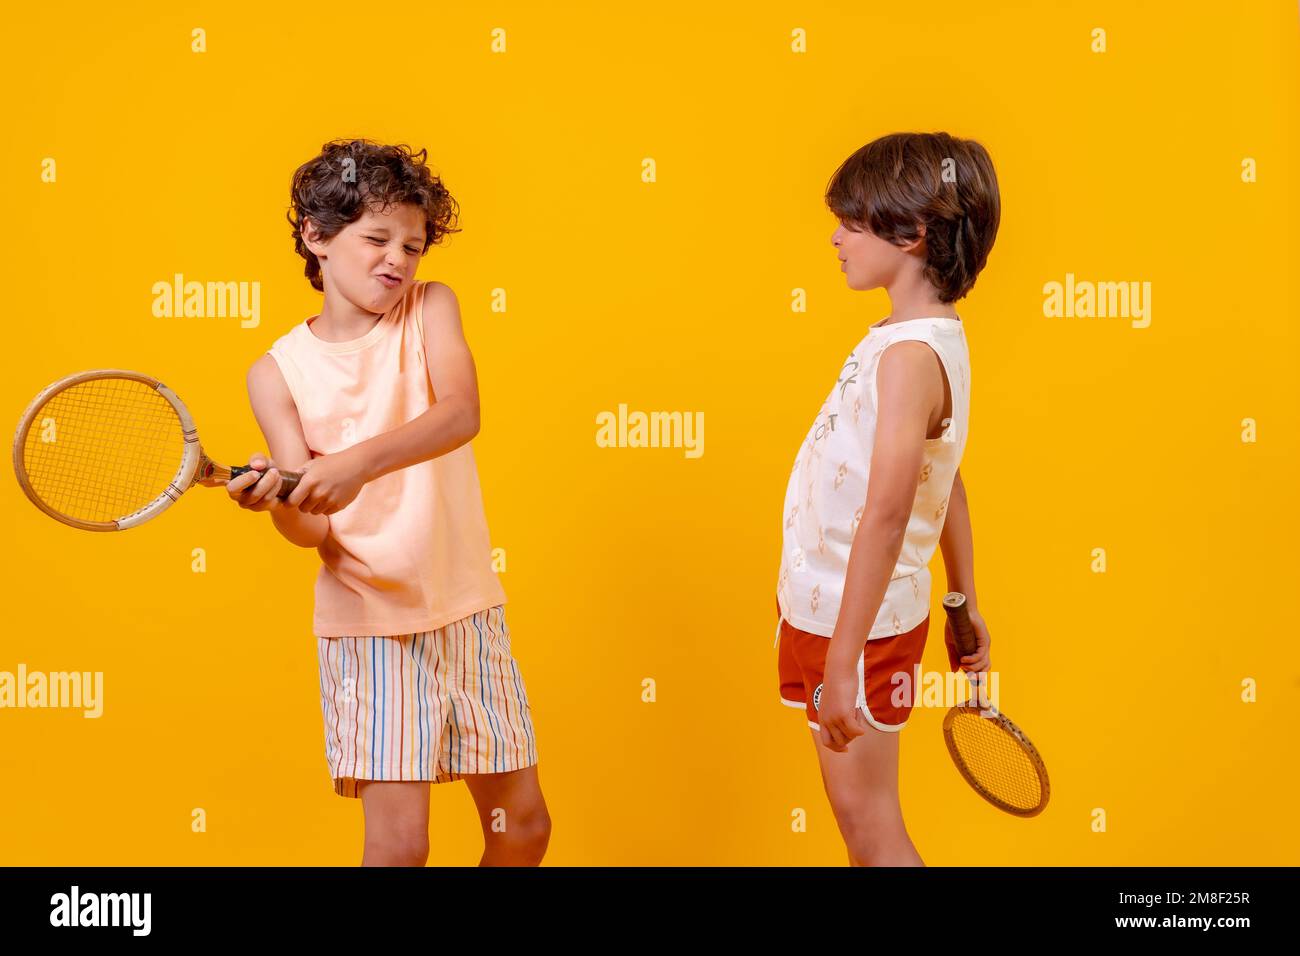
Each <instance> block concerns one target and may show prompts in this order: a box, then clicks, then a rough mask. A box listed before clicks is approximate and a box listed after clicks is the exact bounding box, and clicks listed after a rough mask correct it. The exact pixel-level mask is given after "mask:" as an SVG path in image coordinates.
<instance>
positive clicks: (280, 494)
mask: <svg viewBox="0 0 1300 956" xmlns="http://www.w3.org/2000/svg"><path fill="white" fill-rule="evenodd" d="M250 471H257V469H256V468H249V467H248V466H247V465H231V466H230V480H231V481H234V480H235V479H236V478H238V477H239V476H240V475H243V474H246V473H248V472H250ZM302 476H303V473H302V472H301V471H282V472H280V490H279V491H277V492H276V493H275V496H276V497H277V498H288V497H289V495H291V494H293V489H295V488H297V487H298V479H299V478H301V477H302Z"/></svg>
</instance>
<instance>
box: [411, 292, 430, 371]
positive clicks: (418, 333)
mask: <svg viewBox="0 0 1300 956" xmlns="http://www.w3.org/2000/svg"><path fill="white" fill-rule="evenodd" d="M428 291H429V283H427V282H421V283H420V288H419V289H418V291H417V292H416V294H415V295H413V296H411V319H412V321H414V322H415V338H416V341H418V342H419V343H420V354H421V355H428V354H429V349H428V347H427V346H426V345H425V342H424V296H425V293H426V292H428Z"/></svg>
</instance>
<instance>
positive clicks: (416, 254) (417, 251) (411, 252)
mask: <svg viewBox="0 0 1300 956" xmlns="http://www.w3.org/2000/svg"><path fill="white" fill-rule="evenodd" d="M406 251H407V252H409V253H410V254H411V255H413V256H418V255H419V254H420V250H419V249H412V248H411V247H410V246H407V247H406Z"/></svg>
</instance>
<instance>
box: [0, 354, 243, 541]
mask: <svg viewBox="0 0 1300 956" xmlns="http://www.w3.org/2000/svg"><path fill="white" fill-rule="evenodd" d="M106 378H118V379H129V380H132V381H136V382H140V383H141V384H143V385H147V386H148V387H150V388H152V389H154V390H155V391H156V392H158V394H159V395H161V396H162V397H163V398H165V399H166V400H167V401H168V403H170V404H171V406H172V408H173V409H174V410H175V412H176V416H177V418H178V419H179V420H180V426H181V432H182V434H183V435H184V438H185V445H184V449H183V450H182V453H181V463H180V466H179V467H178V468H177V469H176V474H175V476H173V478H172V480H171V481H170V482H169V483H168V484H167V487H166V488H164V489H163V491H162V493H161V494H160V495H159V496H158V497H157V498H155V499H154V500H153V501H151V502H149V503H148V504H146V505H144V506H143V507H141V508H138V509H136V510H135V511H133V512H131V513H130V514H127V515H123V516H122V517H120V518H118V519H116V520H114V521H87V520H86V519H84V518H75V517H73V516H71V515H65V514H63V513H62V512H61V511H57V510H56V509H54V508H52V507H50V506H49V505H48V504H46V503H45V501H44V500H42V499H41V497H40V495H38V494H37V493H36V491H35V489H34V488H33V487H32V484H31V480H30V479H29V478H28V476H27V468H26V465H25V464H24V462H23V452H24V450H25V448H26V446H27V435H28V433H29V432H30V431H31V429H32V425H34V424H35V423H36V419H37V416H38V415H39V414H40V412H41V410H42V409H43V408H44V407H45V405H46V404H47V403H48V402H49V400H50V399H52V398H53V397H54V396H55V395H57V394H59V393H60V392H62V391H64V390H65V389H68V388H71V387H72V386H74V385H80V384H81V383H83V382H90V381H94V380H96V379H106ZM13 465H14V474H15V475H16V476H17V477H18V484H19V486H21V487H22V489H23V493H24V494H25V495H27V497H28V498H29V499H31V502H32V504H34V505H36V507H37V508H40V509H41V511H44V512H45V513H46V514H47V515H49V516H50V517H51V518H53V519H54V520H55V521H61V522H63V523H64V524H66V525H71V526H72V527H74V528H79V529H81V530H82V531H125V530H126V529H128V528H134V527H135V526H136V525H140V524H143V523H144V522H146V521H148V520H150V519H151V518H156V517H158V515H160V514H162V513H163V512H164V511H166V510H167V509H168V508H169V507H171V506H172V505H173V504H174V503H175V502H176V501H177V500H178V499H179V498H180V496H181V495H183V494H184V493H185V492H186V490H188V489H189V488H191V487H193V486H194V485H195V484H198V483H202V484H208V483H209V482H211V483H212V484H218V483H219V480H218V477H217V476H218V475H219V473H220V472H221V471H223V470H224V471H225V472H226V474H227V475H229V469H228V468H227V469H223V468H222V466H220V465H217V464H216V463H215V462H213V461H212V460H211V459H209V458H208V457H207V455H205V454H204V453H203V448H202V446H201V445H200V444H199V433H198V429H196V428H195V427H194V419H193V417H192V416H191V415H190V410H189V409H188V408H186V407H185V403H184V402H182V401H181V400H180V398H179V397H178V396H177V395H176V393H175V392H173V391H172V390H171V389H170V388H168V387H167V386H166V385H164V384H163V383H162V382H160V381H158V379H156V378H153V377H152V376H150V375H145V374H143V373H141V372H133V371H131V370H129V369H120V368H101V369H92V370H90V371H86V372H77V373H75V374H73V375H68V376H66V377H64V378H61V379H59V380H58V381H57V382H52V383H50V384H49V385H47V386H46V387H45V388H43V389H41V391H40V393H39V394H37V396H36V397H35V398H34V399H32V401H31V403H30V404H29V405H28V406H27V408H26V410H25V411H24V412H23V417H22V419H21V420H20V421H19V422H18V430H17V431H16V432H15V433H14V446H13Z"/></svg>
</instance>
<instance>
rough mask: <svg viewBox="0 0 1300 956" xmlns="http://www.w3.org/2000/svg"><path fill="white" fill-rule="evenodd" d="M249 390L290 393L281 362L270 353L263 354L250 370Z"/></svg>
mask: <svg viewBox="0 0 1300 956" xmlns="http://www.w3.org/2000/svg"><path fill="white" fill-rule="evenodd" d="M248 390H249V391H250V392H268V391H269V392H280V391H285V392H287V391H288V386H287V384H286V382H285V377H284V371H283V369H281V367H280V363H279V361H278V360H277V359H276V357H275V356H274V355H272V354H271V353H270V352H263V353H262V354H261V355H259V356H258V357H257V360H256V361H255V362H254V363H253V364H252V365H250V366H249V368H248Z"/></svg>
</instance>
